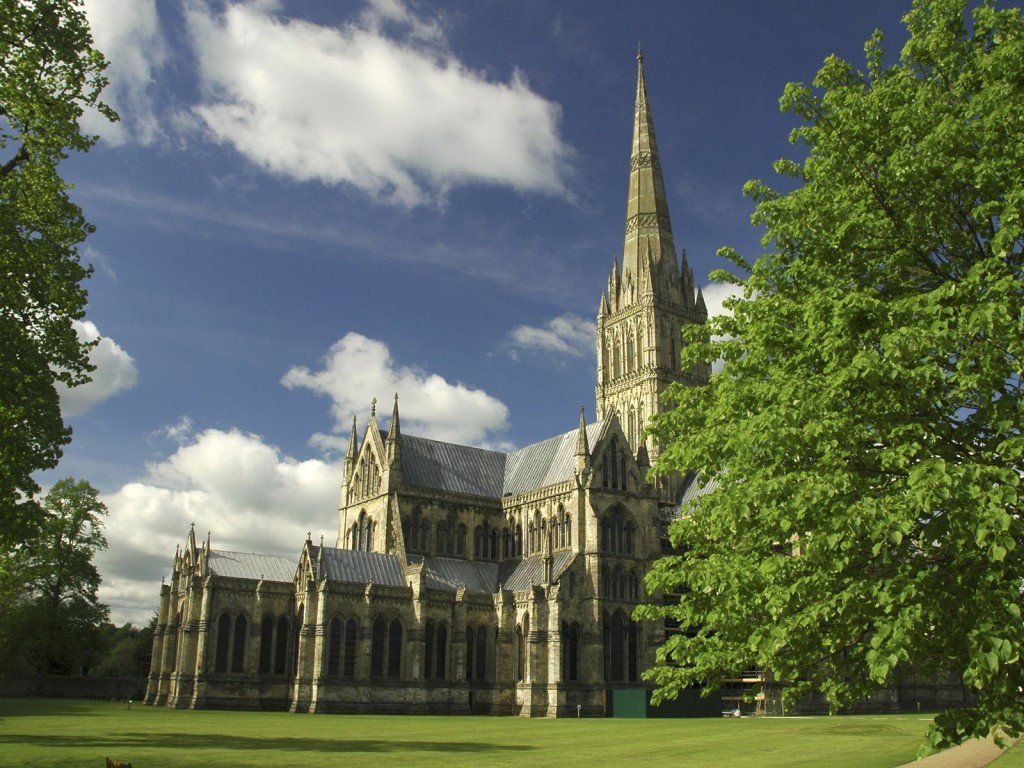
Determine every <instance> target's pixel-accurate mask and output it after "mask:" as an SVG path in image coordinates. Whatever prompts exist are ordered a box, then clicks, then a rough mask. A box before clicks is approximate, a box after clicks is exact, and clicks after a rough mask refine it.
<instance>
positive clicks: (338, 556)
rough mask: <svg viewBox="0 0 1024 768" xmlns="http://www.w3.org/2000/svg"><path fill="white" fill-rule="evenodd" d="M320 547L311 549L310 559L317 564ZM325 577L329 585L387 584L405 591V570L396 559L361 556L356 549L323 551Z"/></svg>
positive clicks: (326, 549)
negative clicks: (333, 583) (402, 588)
mask: <svg viewBox="0 0 1024 768" xmlns="http://www.w3.org/2000/svg"><path fill="white" fill-rule="evenodd" d="M319 550H320V547H317V546H311V547H310V553H309V556H310V559H311V560H312V561H313V562H316V561H317V559H318V558H319V556H320V552H319ZM323 554H324V559H323V568H324V575H326V576H327V579H328V580H329V581H341V582H347V583H349V584H384V585H387V586H391V587H404V586H405V577H404V576H403V575H402V566H401V565H400V564H399V562H398V558H397V557H396V556H395V555H385V554H383V553H380V552H359V551H357V550H354V549H335V548H334V547H324V548H323Z"/></svg>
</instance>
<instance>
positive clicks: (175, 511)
mask: <svg viewBox="0 0 1024 768" xmlns="http://www.w3.org/2000/svg"><path fill="white" fill-rule="evenodd" d="M340 482H341V469H340V467H339V466H336V465H332V464H328V463H326V462H324V461H320V460H315V459H314V460H309V461H297V460H295V459H293V458H290V457H288V456H284V455H282V454H281V451H280V450H279V449H278V448H277V447H275V446H272V445H268V444H267V443H265V442H264V441H263V440H262V439H261V438H260V437H258V436H256V435H251V434H246V433H243V432H239V431H237V430H231V431H228V432H225V431H221V430H216V429H208V430H205V431H203V432H201V433H199V434H198V435H197V436H196V437H195V438H194V439H193V440H191V441H189V442H187V443H186V444H184V445H182V446H180V447H179V448H178V449H177V450H176V451H175V452H174V453H173V454H172V455H171V456H170V457H168V458H167V459H165V460H163V461H161V462H158V463H155V464H151V465H149V466H148V476H147V477H146V478H144V479H143V480H141V481H139V482H133V483H128V484H126V485H124V486H123V487H122V488H121V489H120V490H118V491H117V492H115V493H113V494H110V495H107V496H104V497H103V501H104V503H105V504H106V505H107V508H108V509H109V511H110V516H109V518H108V519H107V524H106V533H107V542H108V547H107V551H106V552H103V553H100V554H98V555H97V563H98V565H99V567H100V570H101V572H102V573H103V585H102V587H101V589H100V599H101V600H103V601H104V602H105V603H107V604H108V605H110V606H111V609H112V611H113V614H114V617H115V621H116V622H118V623H120V622H123V621H133V622H135V623H137V624H140V623H144V622H146V621H147V620H148V619H149V617H150V615H151V614H152V613H153V611H154V610H155V609H156V606H157V603H158V598H159V579H160V577H161V575H166V574H168V573H169V571H170V566H171V560H172V557H173V553H174V549H175V547H176V546H177V545H179V544H182V543H183V542H184V539H185V536H186V534H187V532H188V529H189V526H190V524H191V523H193V522H194V523H195V524H196V535H197V537H198V536H200V535H201V536H202V537H204V538H205V536H206V532H207V531H212V538H211V543H212V546H213V548H214V549H226V550H232V551H240V552H250V551H255V552H262V553H266V554H276V555H283V556H285V557H290V558H295V559H297V558H298V553H299V550H300V549H301V547H302V542H303V541H305V538H306V533H307V531H310V532H312V533H313V535H314V538H316V539H317V540H319V536H320V534H324V535H325V543H326V544H330V545H332V546H333V544H334V542H335V537H336V535H337V529H336V525H337V522H336V519H337V512H336V509H337V503H338V487H339V484H340Z"/></svg>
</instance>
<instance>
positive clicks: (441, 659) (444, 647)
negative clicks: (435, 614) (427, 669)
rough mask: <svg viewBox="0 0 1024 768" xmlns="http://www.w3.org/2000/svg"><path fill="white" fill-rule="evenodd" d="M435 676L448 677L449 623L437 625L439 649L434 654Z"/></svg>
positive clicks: (441, 678)
mask: <svg viewBox="0 0 1024 768" xmlns="http://www.w3.org/2000/svg"><path fill="white" fill-rule="evenodd" d="M434 659H435V660H434V677H435V678H437V679H438V680H446V679H447V677H448V625H447V624H445V623H444V622H442V623H440V624H438V625H437V650H436V652H435V654H434Z"/></svg>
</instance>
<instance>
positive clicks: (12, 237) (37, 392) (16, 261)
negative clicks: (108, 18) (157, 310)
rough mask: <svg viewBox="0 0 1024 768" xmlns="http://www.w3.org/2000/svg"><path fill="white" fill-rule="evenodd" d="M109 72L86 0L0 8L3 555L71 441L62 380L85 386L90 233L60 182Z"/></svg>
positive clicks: (15, 0) (81, 145)
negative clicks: (78, 324) (82, 254)
mask: <svg viewBox="0 0 1024 768" xmlns="http://www.w3.org/2000/svg"><path fill="white" fill-rule="evenodd" d="M106 66H107V63H106V61H105V60H104V58H103V56H102V54H100V53H99V52H98V51H96V50H95V49H93V47H92V37H91V36H90V33H89V26H88V23H87V21H86V18H85V13H84V11H83V10H82V8H81V1H80V0H0V73H2V75H0V551H5V550H7V549H9V547H10V545H11V544H13V543H16V542H18V541H22V540H25V539H26V538H28V537H30V536H31V535H32V534H33V532H34V531H33V529H34V526H35V525H36V524H37V523H38V521H39V518H40V514H41V513H40V509H39V505H38V504H36V503H34V501H33V496H34V495H35V494H36V493H38V492H39V486H38V485H37V484H36V482H35V481H34V480H33V479H32V473H33V472H35V471H37V470H40V469H47V468H52V467H54V466H56V464H57V461H58V460H59V459H60V456H61V451H62V446H64V445H66V444H67V443H68V442H69V441H70V439H71V430H70V429H69V428H68V427H66V426H65V425H64V422H63V419H62V418H61V413H60V402H59V399H58V396H57V391H56V388H55V382H57V381H61V382H63V383H65V384H67V385H68V386H75V385H79V384H82V383H84V382H86V381H88V380H89V376H88V374H89V372H90V371H91V370H92V366H91V365H90V363H89V358H88V353H89V348H90V346H91V344H88V343H82V342H81V341H79V339H78V336H77V335H76V333H75V330H74V328H73V327H72V321H73V320H76V319H79V318H81V317H82V316H83V314H84V311H85V304H86V292H85V289H84V288H83V287H82V281H83V280H84V279H85V278H86V277H88V276H89V273H90V271H91V269H90V268H89V267H86V266H84V265H83V264H82V263H81V261H80V259H79V255H78V252H77V245H78V243H80V242H82V240H84V239H85V237H86V235H88V234H89V233H90V232H91V231H92V227H91V226H90V225H89V224H88V223H87V222H86V221H85V219H84V217H83V216H82V212H81V210H80V209H79V207H78V206H77V205H75V204H74V203H73V202H71V200H70V198H69V197H68V194H67V191H68V190H69V189H70V187H71V185H70V184H69V183H68V182H66V181H64V180H63V179H62V178H61V177H60V175H59V174H58V173H57V166H58V164H59V163H60V161H61V160H63V159H64V158H65V157H67V154H68V152H71V151H76V152H84V151H86V150H87V149H88V148H89V147H90V146H92V144H93V143H94V142H95V141H96V137H95V136H87V135H83V134H82V132H81V131H80V129H79V118H80V117H81V115H82V111H83V109H84V108H87V107H91V108H95V109H97V110H99V111H100V112H101V113H102V114H104V115H105V116H107V117H108V118H110V119H116V118H117V116H116V114H115V113H114V112H113V111H112V110H110V109H109V108H108V107H107V106H106V105H105V104H103V103H102V102H101V101H100V100H99V94H100V91H101V89H102V88H103V86H104V85H105V84H106V79H105V78H104V77H103V70H104V68H105V67H106Z"/></svg>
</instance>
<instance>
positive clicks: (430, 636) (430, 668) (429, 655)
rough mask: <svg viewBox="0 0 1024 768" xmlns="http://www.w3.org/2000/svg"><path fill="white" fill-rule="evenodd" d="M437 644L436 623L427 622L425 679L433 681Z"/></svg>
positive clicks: (425, 629)
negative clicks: (435, 646)
mask: <svg viewBox="0 0 1024 768" xmlns="http://www.w3.org/2000/svg"><path fill="white" fill-rule="evenodd" d="M436 642H437V630H436V629H435V627H434V622H433V621H430V620H429V619H428V620H427V623H426V626H424V627H423V679H424V680H432V679H433V677H434V651H435V648H434V645H435V643H436Z"/></svg>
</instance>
